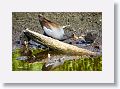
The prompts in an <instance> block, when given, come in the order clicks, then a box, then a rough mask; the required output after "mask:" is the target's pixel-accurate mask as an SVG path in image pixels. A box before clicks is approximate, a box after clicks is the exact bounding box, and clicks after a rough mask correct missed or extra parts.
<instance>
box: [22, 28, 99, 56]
mask: <svg viewBox="0 0 120 89" xmlns="http://www.w3.org/2000/svg"><path fill="white" fill-rule="evenodd" d="M24 34H25V35H27V36H28V37H29V38H31V39H32V40H34V41H36V42H38V43H41V44H43V45H46V46H47V47H49V48H51V49H53V50H54V51H57V52H60V53H63V54H66V55H78V56H83V55H87V56H98V54H97V53H95V52H92V51H89V50H87V49H83V48H79V47H77V46H73V45H70V44H67V43H64V42H61V41H59V40H56V39H53V38H51V37H47V36H44V35H42V34H39V33H37V32H34V31H31V30H28V29H26V30H24Z"/></svg>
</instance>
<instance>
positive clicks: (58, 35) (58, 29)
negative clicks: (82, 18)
mask: <svg viewBox="0 0 120 89" xmlns="http://www.w3.org/2000/svg"><path fill="white" fill-rule="evenodd" d="M38 18H39V22H40V25H41V27H42V29H43V30H44V34H43V35H45V36H48V37H52V38H54V39H57V40H65V39H67V38H64V36H65V33H64V28H65V27H67V26H70V25H66V26H61V25H60V24H58V23H56V22H53V21H50V20H48V19H46V18H45V17H43V16H42V15H38ZM68 38H69V37H68Z"/></svg>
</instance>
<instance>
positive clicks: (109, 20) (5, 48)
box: [0, 0, 114, 83]
mask: <svg viewBox="0 0 120 89" xmlns="http://www.w3.org/2000/svg"><path fill="white" fill-rule="evenodd" d="M0 7H1V8H0V26H1V27H0V30H1V31H0V42H1V44H0V59H1V60H0V72H1V73H0V82H3V83H114V6H113V2H112V0H39V1H38V0H2V1H0ZM26 11H27V12H102V43H103V44H102V46H103V48H102V49H103V55H102V56H103V71H100V72H97V71H96V72H95V71H91V72H90V71H88V72H86V71H77V72H74V71H72V72H71V71H68V72H66V71H64V72H63V71H59V72H54V71H51V72H47V71H46V72H45V71H18V72H17V71H12V54H11V53H12V12H26Z"/></svg>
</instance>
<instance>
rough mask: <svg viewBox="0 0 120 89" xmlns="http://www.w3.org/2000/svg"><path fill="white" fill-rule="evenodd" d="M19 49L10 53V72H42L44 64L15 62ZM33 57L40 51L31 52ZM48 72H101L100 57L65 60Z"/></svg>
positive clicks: (38, 62) (23, 61)
mask: <svg viewBox="0 0 120 89" xmlns="http://www.w3.org/2000/svg"><path fill="white" fill-rule="evenodd" d="M19 51H20V49H16V50H14V51H13V52H12V70H13V71H42V67H43V65H44V62H40V61H36V62H32V63H30V62H28V61H26V60H17V58H18V57H20V56H21V55H20V53H19ZM32 52H33V55H35V54H37V53H39V52H42V51H41V50H37V49H36V50H35V49H33V50H32ZM50 71H102V56H99V57H96V58H91V57H90V58H80V59H77V60H76V59H73V60H66V61H65V62H64V64H63V65H60V66H57V67H55V68H53V69H51V70H50Z"/></svg>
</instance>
